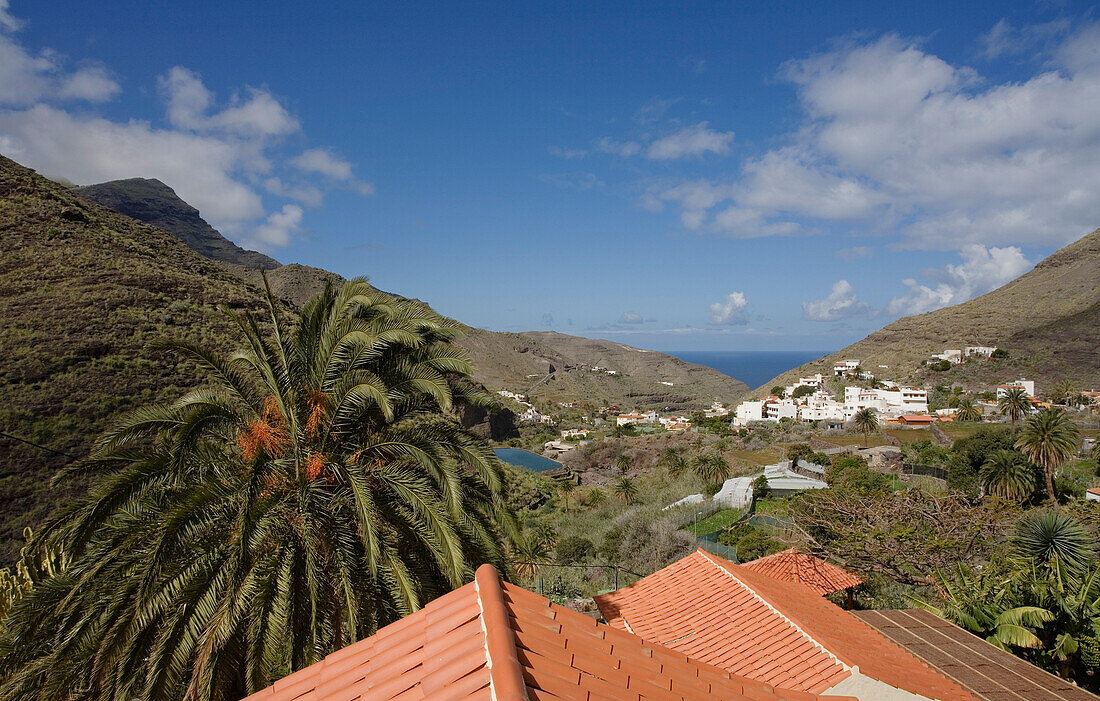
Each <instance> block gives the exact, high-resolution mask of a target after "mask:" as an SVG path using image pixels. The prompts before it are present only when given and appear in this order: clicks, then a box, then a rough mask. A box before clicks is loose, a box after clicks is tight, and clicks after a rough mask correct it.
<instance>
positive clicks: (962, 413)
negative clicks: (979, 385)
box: [955, 398, 982, 421]
mask: <svg viewBox="0 0 1100 701" xmlns="http://www.w3.org/2000/svg"><path fill="white" fill-rule="evenodd" d="M955 419H956V420H957V421H981V420H982V410H981V409H979V408H978V405H977V404H975V403H974V400H973V399H967V398H963V399H960V400H959V401H958V404H956V405H955Z"/></svg>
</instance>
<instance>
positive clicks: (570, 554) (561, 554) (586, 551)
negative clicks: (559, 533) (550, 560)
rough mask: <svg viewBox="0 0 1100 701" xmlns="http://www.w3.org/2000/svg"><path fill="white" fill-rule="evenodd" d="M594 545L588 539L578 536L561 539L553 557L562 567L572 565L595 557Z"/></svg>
mask: <svg viewBox="0 0 1100 701" xmlns="http://www.w3.org/2000/svg"><path fill="white" fill-rule="evenodd" d="M595 554H596V545H595V543H593V542H592V541H591V540H589V539H588V538H582V537H580V536H575V535H571V536H568V537H566V538H563V539H562V541H561V542H560V543H558V547H557V548H555V550H554V556H555V557H556V558H557V561H558V562H560V563H562V564H563V565H572V564H575V563H578V562H584V561H585V560H587V559H588V558H590V557H593V556H595Z"/></svg>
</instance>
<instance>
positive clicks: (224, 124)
mask: <svg viewBox="0 0 1100 701" xmlns="http://www.w3.org/2000/svg"><path fill="white" fill-rule="evenodd" d="M158 85H159V87H160V89H161V90H162V91H163V92H164V95H165V98H166V100H167V102H168V121H169V122H170V123H171V124H172V126H174V127H177V128H179V129H187V130H191V131H195V132H214V131H224V132H228V133H232V134H237V135H241V136H285V135H287V134H293V133H294V132H296V131H298V129H299V124H298V120H296V119H295V118H294V117H293V116H291V114H290V113H289V112H287V110H286V109H285V108H284V107H283V106H282V105H281V104H280V103H279V101H278V100H277V99H275V97H274V96H273V95H271V93H269V92H267V91H264V90H260V89H258V88H248V89H247V91H246V95H247V96H246V97H242V96H240V95H235V96H234V97H233V98H232V99H231V101H230V104H229V105H227V106H226V107H224V108H222V109H220V110H213V111H212V110H211V108H212V107H213V106H214V94H213V93H212V92H210V90H208V89H207V87H206V86H205V85H204V84H203V82H202V79H201V78H200V77H199V75H198V74H197V73H195V72H194V71H191V70H188V69H187V68H184V67H183V66H175V67H174V68H172V69H171V70H169V71H168V73H167V74H165V75H163V76H161V77H160V79H159V80H158Z"/></svg>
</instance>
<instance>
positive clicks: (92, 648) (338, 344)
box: [0, 281, 515, 701]
mask: <svg viewBox="0 0 1100 701" xmlns="http://www.w3.org/2000/svg"><path fill="white" fill-rule="evenodd" d="M227 316H228V317H229V318H230V320H231V322H232V323H233V325H234V326H235V327H236V328H237V329H238V338H239V340H240V347H239V348H238V350H237V351H236V352H234V353H232V354H230V355H223V354H221V353H219V352H218V351H217V350H216V349H208V348H205V347H203V346H199V345H195V344H190V343H181V344H177V350H178V351H180V352H181V353H182V354H183V355H185V356H188V357H190V358H192V359H193V360H194V361H195V362H197V363H198V364H200V365H201V366H203V367H204V368H205V369H206V371H207V373H208V376H209V377H210V379H211V382H210V383H209V384H207V385H204V386H203V387H201V388H199V389H196V390H194V391H192V392H189V393H187V394H185V395H183V396H182V397H180V398H178V399H177V400H176V401H174V402H172V403H169V404H151V405H148V406H144V407H141V408H139V409H137V410H135V411H134V412H132V413H130V414H129V415H128V416H127V417H125V418H124V419H123V420H121V421H119V422H118V423H116V424H115V425H114V426H112V427H111V428H110V429H109V430H108V431H107V432H105V433H104V434H103V435H102V436H101V437H100V439H99V440H98V442H97V443H96V445H95V448H94V450H93V452H92V454H91V456H90V457H89V458H88V459H86V460H83V461H81V462H79V463H78V464H76V465H75V466H73V467H70V468H68V469H67V470H65V471H64V472H63V473H62V475H63V476H64V477H69V476H81V477H84V478H86V480H87V481H88V483H89V484H90V487H89V489H88V491H87V493H86V495H84V496H82V497H81V498H79V499H76V500H73V501H72V502H71V503H69V504H67V505H65V506H64V508H62V509H61V510H60V511H59V512H58V513H57V514H56V515H54V516H53V517H52V518H51V519H50V521H49V522H48V523H47V524H46V526H45V527H44V528H43V529H42V530H41V531H40V532H39V533H37V534H36V535H35V537H34V538H33V539H32V542H31V543H30V545H28V548H30V549H32V551H38V552H50V551H61V552H64V553H65V557H66V558H67V565H66V566H65V567H64V569H63V571H60V572H55V573H53V574H52V576H47V577H45V578H42V579H40V580H39V581H37V582H36V583H35V584H34V586H33V587H31V588H30V591H27V592H23V593H22V595H21V596H20V597H19V598H18V600H17V601H16V602H15V603H14V606H12V608H11V611H10V613H9V616H8V620H7V622H6V630H5V631H4V634H3V637H2V638H0V698H3V699H12V701H14V700H15V699H32V698H33V699H57V698H95V699H104V700H106V699H118V700H119V701H121V700H123V699H132V698H143V699H149V700H150V701H155V700H158V699H180V698H187V699H196V700H198V699H217V700H222V699H235V698H240V697H242V696H244V695H246V694H248V693H251V692H253V691H257V690H259V689H262V688H264V687H265V686H267V685H269V684H271V683H272V682H274V681H275V680H276V679H279V678H281V677H282V676H285V675H286V674H288V673H290V672H292V671H294V670H296V669H301V668H302V667H305V666H307V665H309V664H312V663H313V662H316V661H317V660H319V659H320V658H321V657H323V656H324V655H325V654H327V653H328V652H331V651H333V650H335V649H339V648H340V647H343V646H344V645H347V644H348V643H350V642H353V641H355V640H358V639H360V638H362V637H364V636H366V635H369V634H370V633H372V632H373V631H374V630H376V629H377V628H378V627H379V626H381V625H384V624H386V623H388V622H391V621H393V620H396V619H397V618H399V617H400V616H402V615H404V614H407V613H409V612H410V611H412V610H415V609H416V608H419V606H420V605H422V604H423V603H424V602H425V601H428V600H430V599H432V598H434V597H436V596H438V595H440V594H442V593H444V592H446V591H449V590H450V589H452V588H454V587H457V586H459V585H461V584H462V583H464V582H465V581H469V580H470V579H471V578H472V576H473V571H474V569H475V568H476V566H477V565H479V564H481V563H483V562H491V563H493V564H495V565H496V566H497V567H498V568H499V569H500V570H501V571H503V572H505V573H507V572H508V571H509V568H508V563H507V560H506V546H507V544H508V543H509V542H511V541H513V540H514V538H513V536H514V534H515V531H514V528H512V518H511V516H510V514H509V513H508V509H507V507H506V505H505V503H504V500H503V487H504V478H503V472H502V468H501V466H500V464H499V461H497V459H496V457H495V456H494V455H493V453H492V451H491V450H489V448H488V446H487V445H486V444H485V443H484V442H483V441H481V440H480V439H478V438H476V437H475V436H473V435H472V434H470V433H468V432H467V431H465V430H463V429H462V428H461V426H460V425H459V424H458V422H457V421H456V419H455V418H453V415H452V414H451V413H450V411H451V409H452V408H453V406H454V405H455V402H456V401H459V400H461V401H463V402H465V403H467V404H475V403H478V402H483V401H485V400H486V399H487V398H486V397H485V396H484V392H483V390H481V389H480V388H479V387H477V386H476V385H474V384H473V383H472V382H470V381H469V379H468V378H469V375H470V372H471V366H470V360H469V358H468V357H467V356H466V355H465V353H464V352H463V351H461V350H460V349H458V348H457V347H456V346H454V345H453V343H452V342H451V341H452V340H453V338H454V336H455V333H456V328H455V325H454V324H453V323H452V322H449V321H447V320H445V319H443V318H442V317H439V316H438V315H435V314H431V313H430V312H427V311H426V309H425V307H423V305H418V304H412V303H407V304H401V303H393V302H390V301H389V300H379V299H377V298H374V297H372V296H371V293H370V289H369V288H368V287H367V286H365V285H364V284H363V283H362V282H360V281H352V282H349V283H347V284H345V285H344V286H343V287H342V288H341V289H340V290H336V289H332V288H328V289H326V291H325V292H324V293H323V294H322V295H320V296H319V297H318V298H317V299H315V300H314V301H313V302H311V303H310V304H309V305H307V307H306V308H305V309H304V310H303V312H302V315H301V317H300V318H299V319H298V320H297V321H296V322H294V323H292V324H288V323H287V321H286V320H285V319H284V318H282V315H281V314H280V312H279V309H278V305H277V304H276V302H275V300H274V298H272V297H270V296H269V298H268V305H267V314H266V319H265V320H263V321H265V322H266V328H267V331H266V332H265V331H264V330H263V329H264V327H263V326H261V324H262V323H263V321H261V319H259V318H257V316H255V315H252V314H248V313H234V312H227Z"/></svg>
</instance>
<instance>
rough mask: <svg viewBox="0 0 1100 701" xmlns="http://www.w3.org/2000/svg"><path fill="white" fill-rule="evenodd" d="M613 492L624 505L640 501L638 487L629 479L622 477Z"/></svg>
mask: <svg viewBox="0 0 1100 701" xmlns="http://www.w3.org/2000/svg"><path fill="white" fill-rule="evenodd" d="M613 491H614V493H615V496H616V497H617V498H618V500H619V501H621V502H622V503H624V504H633V503H634V502H636V501H637V500H638V486H637V485H636V484H634V480H632V479H630V478H628V477H620V478H619V481H618V482H616V483H615V487H614V489H613Z"/></svg>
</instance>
